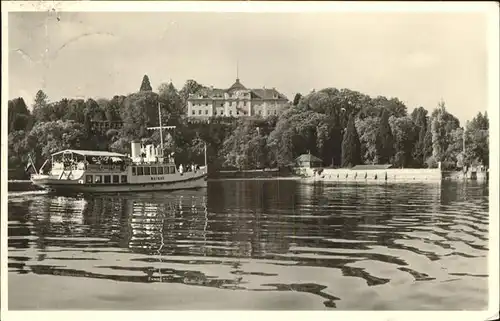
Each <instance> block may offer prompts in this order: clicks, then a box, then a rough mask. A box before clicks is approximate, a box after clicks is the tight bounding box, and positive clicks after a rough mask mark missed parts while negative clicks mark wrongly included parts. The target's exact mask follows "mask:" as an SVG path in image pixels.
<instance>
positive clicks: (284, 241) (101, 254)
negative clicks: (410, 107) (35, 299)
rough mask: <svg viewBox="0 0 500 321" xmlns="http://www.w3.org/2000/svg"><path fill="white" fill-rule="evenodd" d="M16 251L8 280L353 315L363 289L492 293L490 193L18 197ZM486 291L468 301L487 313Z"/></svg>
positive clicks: (241, 186)
mask: <svg viewBox="0 0 500 321" xmlns="http://www.w3.org/2000/svg"><path fill="white" fill-rule="evenodd" d="M207 193H208V194H207ZM8 245H9V263H8V266H9V272H11V273H19V274H27V273H34V274H38V275H53V276H74V277H84V278H87V279H89V280H92V279H108V280H114V281H121V282H141V283H153V282H154V283H158V282H162V283H180V284H184V285H188V286H191V285H196V286H204V287H212V288H219V289H233V290H244V291H255V292H259V291H275V292H276V293H278V292H281V291H291V292H305V293H310V294H312V295H314V296H316V297H317V298H318V299H320V300H322V302H323V304H324V306H325V307H328V308H333V307H337V305H338V304H339V303H342V302H343V301H344V302H345V303H344V304H345V305H344V308H353V307H352V306H351V305H350V304H348V303H347V302H351V301H352V300H355V299H354V298H355V296H356V293H367V292H366V291H367V289H368V288H373V289H377V290H376V292H377V293H378V294H379V295H381V293H384V291H387V290H386V288H385V287H384V286H391V289H396V288H397V287H398V286H403V285H404V286H408V285H409V284H414V283H415V282H427V283H426V284H429V285H430V284H432V286H437V285H436V284H440V283H442V282H454V281H456V280H467V281H468V282H472V283H474V282H476V283H477V280H486V283H487V271H486V256H487V254H488V188H487V186H486V185H481V184H456V183H443V184H436V185H432V184H422V185H418V184H409V185H402V184H398V185H391V184H387V185H370V186H367V185H356V184H351V185H349V184H345V183H332V184H326V183H322V184H313V185H311V184H301V183H299V182H295V181H258V180H256V181H225V182H210V183H209V187H208V189H207V190H203V191H189V192H186V191H183V192H173V193H147V194H128V195H100V196H81V197H73V198H71V197H56V196H50V195H38V194H33V195H24V194H21V195H16V194H11V195H9V240H8ZM481 284H483V283H481ZM481 286H482V285H481ZM438 289H439V287H438ZM456 290H457V289H453V292H455V291H456ZM363 291H365V292H363ZM394 291H397V290H394ZM482 291H483V292H481V289H479V291H478V290H477V289H476V291H475V293H464V297H467V295H474V296H478V297H479V301H480V302H482V303H484V304H486V297H487V289H486V288H484V289H482ZM434 295H437V294H434ZM439 295H444V296H446V295H451V294H450V293H440V294H439ZM420 300H425V299H422V298H421V299H420ZM429 300H435V298H434V297H433V296H430V297H429ZM457 307H458V306H457ZM214 308H215V309H217V307H214ZM354 308H355V309H371V308H373V305H370V303H367V304H366V307H365V308H364V307H360V306H359V302H358V306H356V307H354ZM414 308H415V309H416V308H418V306H415V307H414Z"/></svg>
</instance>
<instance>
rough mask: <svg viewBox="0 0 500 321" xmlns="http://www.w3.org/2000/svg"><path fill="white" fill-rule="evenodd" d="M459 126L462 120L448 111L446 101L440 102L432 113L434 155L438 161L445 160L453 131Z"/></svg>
mask: <svg viewBox="0 0 500 321" xmlns="http://www.w3.org/2000/svg"><path fill="white" fill-rule="evenodd" d="M458 127H460V121H459V120H458V119H457V118H456V117H455V116H453V115H452V114H450V113H448V111H447V110H446V106H445V103H444V102H440V103H439V105H438V107H436V109H435V110H434V111H433V112H432V115H431V131H432V156H433V158H434V160H435V161H436V162H443V161H445V158H446V151H447V150H448V145H449V144H450V142H451V141H452V138H451V135H452V132H453V131H454V130H455V129H457V128H458Z"/></svg>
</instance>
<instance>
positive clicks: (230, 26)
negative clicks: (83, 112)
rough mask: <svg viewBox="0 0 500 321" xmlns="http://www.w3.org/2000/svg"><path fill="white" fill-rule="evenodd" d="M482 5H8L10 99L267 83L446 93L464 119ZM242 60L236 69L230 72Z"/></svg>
mask: <svg viewBox="0 0 500 321" xmlns="http://www.w3.org/2000/svg"><path fill="white" fill-rule="evenodd" d="M486 31H487V20H486V16H484V15H483V14H481V13H463V12H462V13H367V12H365V13H361V12H360V13H345V12H344V13H339V12H337V13H335V12H325V13H311V12H308V13H218V12H155V13H145V12H144V13H140V12H62V13H55V12H51V13H47V12H17V13H13V12H11V13H9V31H8V35H9V55H8V59H9V99H13V98H16V97H23V98H24V100H25V101H26V102H27V103H28V104H30V105H31V104H32V102H33V97H34V95H35V93H36V92H37V91H38V90H39V89H43V90H44V91H45V93H46V94H47V95H48V96H49V99H50V100H52V101H55V100H59V99H61V98H63V97H66V98H85V99H86V98H102V97H104V98H111V97H113V96H114V95H127V94H129V93H132V92H136V91H138V89H139V87H140V84H141V81H142V77H143V75H145V74H147V75H148V76H149V79H150V81H151V85H152V87H153V89H154V90H156V89H157V88H158V86H159V85H160V84H161V83H164V82H169V81H172V82H173V84H174V85H175V86H176V87H177V88H178V89H181V88H182V86H183V84H184V83H185V81H186V80H187V79H195V80H196V81H198V82H199V83H202V84H204V85H207V86H210V85H212V86H214V87H218V88H228V87H229V86H230V85H231V84H232V83H233V82H234V81H235V78H236V76H237V75H236V73H237V72H236V71H237V69H238V76H239V78H240V80H241V82H242V83H243V84H244V85H245V86H246V87H248V88H262V87H266V88H272V87H275V88H276V89H277V90H279V91H280V92H282V93H283V94H285V95H286V96H287V97H288V98H289V99H290V100H293V97H294V95H295V93H302V94H307V93H309V92H310V91H311V90H312V89H315V90H319V89H322V88H326V87H336V88H349V89H352V90H357V91H360V92H362V93H365V94H368V95H370V96H378V95H382V96H386V97H388V98H390V97H397V98H399V99H400V100H401V101H403V102H404V103H405V104H406V105H407V106H408V109H409V111H410V112H411V110H413V108H416V107H419V106H423V107H425V108H426V109H427V110H432V109H433V108H435V107H436V106H437V104H438V102H439V101H440V100H441V99H443V100H444V101H445V103H446V106H447V109H448V110H449V111H450V112H451V113H453V114H454V115H455V116H457V117H458V118H459V119H460V120H461V123H462V124H463V123H464V122H465V121H466V120H469V119H472V118H473V117H474V116H475V115H476V114H477V113H478V112H479V111H481V112H484V111H486V110H487V94H488V93H487V87H488V81H487V80H488V79H487V77H488V75H487V58H488V57H487V49H488V48H487V33H486ZM237 66H238V68H237Z"/></svg>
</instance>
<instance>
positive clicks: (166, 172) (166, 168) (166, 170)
mask: <svg viewBox="0 0 500 321" xmlns="http://www.w3.org/2000/svg"><path fill="white" fill-rule="evenodd" d="M164 172H165V174H169V173H170V171H169V167H168V166H165V171H164Z"/></svg>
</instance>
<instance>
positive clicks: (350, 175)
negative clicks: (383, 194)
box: [296, 168, 443, 182]
mask: <svg viewBox="0 0 500 321" xmlns="http://www.w3.org/2000/svg"><path fill="white" fill-rule="evenodd" d="M296 173H297V174H298V175H301V176H303V177H306V178H309V179H313V180H318V181H348V182H385V181H390V182H397V181H399V182H440V181H441V180H442V179H443V172H442V171H441V170H440V169H439V168H423V169H415V168H404V169H401V168H389V169H369V170H351V169H348V168H325V169H323V170H318V169H314V168H300V169H297V171H296Z"/></svg>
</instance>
